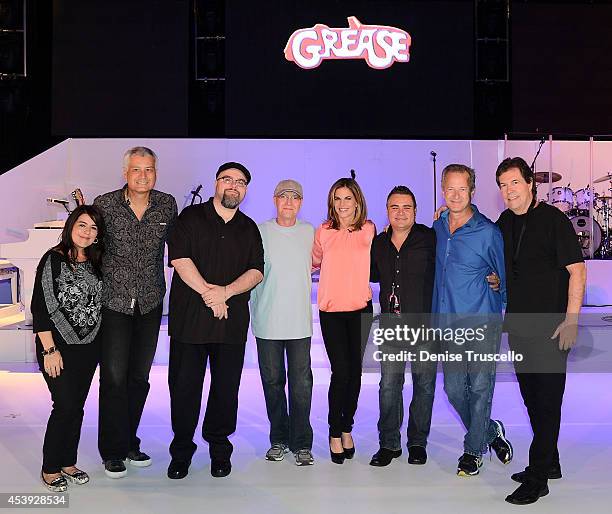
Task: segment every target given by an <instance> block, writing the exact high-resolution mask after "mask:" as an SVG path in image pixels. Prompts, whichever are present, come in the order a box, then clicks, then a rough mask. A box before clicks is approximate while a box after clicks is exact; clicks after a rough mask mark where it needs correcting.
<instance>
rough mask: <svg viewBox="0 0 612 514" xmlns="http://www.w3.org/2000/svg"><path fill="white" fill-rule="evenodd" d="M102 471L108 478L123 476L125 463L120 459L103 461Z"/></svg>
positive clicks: (125, 472)
mask: <svg viewBox="0 0 612 514" xmlns="http://www.w3.org/2000/svg"><path fill="white" fill-rule="evenodd" d="M104 473H105V474H106V476H107V477H108V478H123V477H124V476H125V475H127V471H126V469H125V464H124V463H123V461H122V460H121V459H111V460H107V461H104Z"/></svg>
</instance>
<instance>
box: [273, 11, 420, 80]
mask: <svg viewBox="0 0 612 514" xmlns="http://www.w3.org/2000/svg"><path fill="white" fill-rule="evenodd" d="M410 43H411V38H410V34H408V32H406V31H404V30H400V29H397V28H395V27H388V26H386V25H363V24H362V23H361V22H360V21H359V20H358V19H357V18H355V16H350V17H349V18H348V28H330V27H328V26H327V25H322V24H320V23H317V24H316V25H315V26H314V27H310V28H307V29H299V30H296V31H295V32H294V33H293V34H291V37H290V38H289V41H287V46H285V58H286V59H287V60H288V61H291V62H294V63H295V64H297V65H298V66H299V67H300V68H304V69H312V68H316V67H317V66H319V65H320V64H321V62H322V61H324V60H332V59H365V61H366V62H367V63H368V66H369V67H370V68H374V69H376V70H382V69H385V68H388V67H389V66H391V65H392V64H393V63H394V62H408V60H409V59H410Z"/></svg>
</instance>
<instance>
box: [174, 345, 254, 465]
mask: <svg viewBox="0 0 612 514" xmlns="http://www.w3.org/2000/svg"><path fill="white" fill-rule="evenodd" d="M244 350H245V343H239V344H218V343H209V344H188V343H181V342H180V341H177V340H176V339H171V340H170V360H169V364H168V386H169V388H170V414H171V419H172V431H173V432H174V439H173V440H172V443H171V444H170V455H171V457H172V459H174V460H180V461H190V460H191V457H192V456H193V454H194V453H195V451H196V449H197V445H196V444H195V443H194V442H193V436H194V434H195V429H196V427H197V425H198V419H199V417H200V406H201V403H202V388H203V385H204V374H205V372H206V363H207V361H209V362H210V390H209V392H208V401H207V402H206V414H205V415H204V423H203V425H202V437H203V438H204V440H205V441H206V442H207V443H208V446H209V453H210V458H211V459H212V460H217V461H225V460H229V458H230V457H231V455H232V450H233V446H232V443H231V442H230V440H229V439H228V436H230V435H231V434H233V433H234V432H235V431H236V421H237V417H238V389H239V388H240V378H241V376H242V365H243V363H244Z"/></svg>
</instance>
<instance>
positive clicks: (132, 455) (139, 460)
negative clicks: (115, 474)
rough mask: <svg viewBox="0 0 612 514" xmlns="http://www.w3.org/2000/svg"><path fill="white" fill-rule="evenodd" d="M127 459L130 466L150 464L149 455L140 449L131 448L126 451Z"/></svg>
mask: <svg viewBox="0 0 612 514" xmlns="http://www.w3.org/2000/svg"><path fill="white" fill-rule="evenodd" d="M127 461H128V463H130V464H131V465H132V466H136V467H137V468H146V467H147V466H150V465H151V457H149V456H148V455H147V454H146V453H144V452H141V451H140V450H132V451H131V452H128V454H127Z"/></svg>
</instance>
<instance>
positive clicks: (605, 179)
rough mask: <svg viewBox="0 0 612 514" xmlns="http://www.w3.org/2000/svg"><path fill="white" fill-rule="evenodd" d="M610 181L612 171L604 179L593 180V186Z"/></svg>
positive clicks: (611, 179)
mask: <svg viewBox="0 0 612 514" xmlns="http://www.w3.org/2000/svg"><path fill="white" fill-rule="evenodd" d="M608 181H612V171H609V172H608V173H606V174H605V175H603V176H602V177H599V178H596V179H595V180H593V184H599V183H600V182H608Z"/></svg>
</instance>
